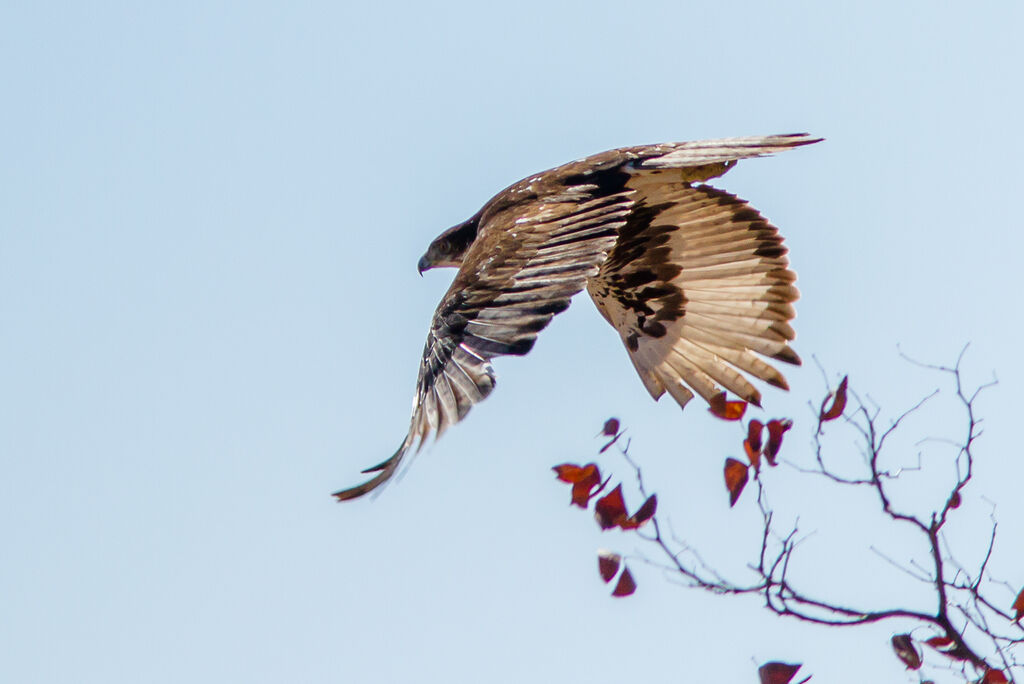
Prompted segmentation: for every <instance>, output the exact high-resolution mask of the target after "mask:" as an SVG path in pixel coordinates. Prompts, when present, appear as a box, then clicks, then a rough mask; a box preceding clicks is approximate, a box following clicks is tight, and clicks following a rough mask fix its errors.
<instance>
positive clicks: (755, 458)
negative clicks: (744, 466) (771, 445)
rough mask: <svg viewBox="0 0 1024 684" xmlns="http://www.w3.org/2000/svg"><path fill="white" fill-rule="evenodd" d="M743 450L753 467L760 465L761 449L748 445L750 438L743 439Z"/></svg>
mask: <svg viewBox="0 0 1024 684" xmlns="http://www.w3.org/2000/svg"><path fill="white" fill-rule="evenodd" d="M743 451H745V452H747V460H748V461H750V465H752V466H754V467H755V468H760V467H761V451H760V450H758V449H754V448H753V447H752V446H750V440H749V439H745V440H743Z"/></svg>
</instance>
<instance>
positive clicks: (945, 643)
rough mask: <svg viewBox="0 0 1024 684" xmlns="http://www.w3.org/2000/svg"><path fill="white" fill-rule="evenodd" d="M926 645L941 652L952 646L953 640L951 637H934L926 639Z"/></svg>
mask: <svg viewBox="0 0 1024 684" xmlns="http://www.w3.org/2000/svg"><path fill="white" fill-rule="evenodd" d="M924 643H926V644H928V645H929V646H931V647H932V648H934V649H935V650H937V651H941V650H944V649H947V648H949V647H950V646H952V645H953V640H952V639H950V638H949V637H943V636H937V637H932V638H931V639H925V642H924Z"/></svg>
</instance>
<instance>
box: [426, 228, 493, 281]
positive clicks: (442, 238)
mask: <svg viewBox="0 0 1024 684" xmlns="http://www.w3.org/2000/svg"><path fill="white" fill-rule="evenodd" d="M479 222H480V214H477V215H476V216H474V217H473V218H471V219H469V220H468V221H463V222H462V223H460V224H458V225H457V226H452V227H451V228H449V229H448V230H446V231H444V232H443V233H441V234H440V235H438V236H437V237H436V238H434V241H433V242H431V243H430V246H429V247H427V251H426V253H425V254H424V255H423V256H422V257H420V261H419V263H418V264H417V268H418V269H419V272H420V275H423V272H424V271H429V270H430V269H432V268H443V267H445V266H452V267H455V268H458V267H459V266H461V265H462V258H463V257H464V256H465V255H466V250H467V249H469V246H470V245H471V244H473V240H475V239H476V229H477V225H478V224H479Z"/></svg>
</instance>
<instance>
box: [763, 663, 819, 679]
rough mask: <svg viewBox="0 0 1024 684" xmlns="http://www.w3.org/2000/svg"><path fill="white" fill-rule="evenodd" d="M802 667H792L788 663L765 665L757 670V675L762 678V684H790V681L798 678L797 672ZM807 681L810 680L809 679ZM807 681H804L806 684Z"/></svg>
mask: <svg viewBox="0 0 1024 684" xmlns="http://www.w3.org/2000/svg"><path fill="white" fill-rule="evenodd" d="M800 667H801V666H800V665H799V664H797V665H790V664H788V663H777V662H772V663H765V664H764V665H762V666H761V667H760V668H758V670H757V674H758V675H760V677H761V684H789V682H790V680H791V679H793V677H795V676H796V671H797V670H799V669H800ZM807 679H810V677H808V678H807ZM807 679H805V680H804V681H805V682H806V681H807Z"/></svg>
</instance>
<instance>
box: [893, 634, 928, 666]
mask: <svg viewBox="0 0 1024 684" xmlns="http://www.w3.org/2000/svg"><path fill="white" fill-rule="evenodd" d="M892 650H894V651H896V657H897V658H899V659H900V660H902V661H903V664H904V665H906V666H907V669H908V670H918V669H920V668H921V654H920V653H918V652H917V648H916V647H915V646H914V640H913V639H912V638H911V637H910V635H909V634H895V635H893V637H892Z"/></svg>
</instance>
